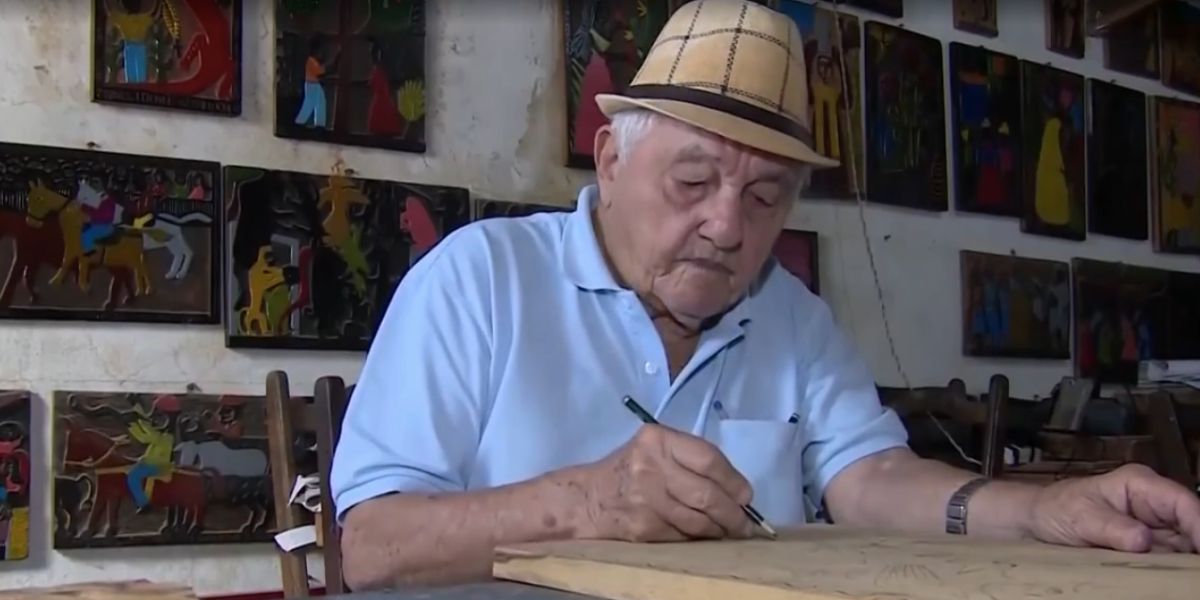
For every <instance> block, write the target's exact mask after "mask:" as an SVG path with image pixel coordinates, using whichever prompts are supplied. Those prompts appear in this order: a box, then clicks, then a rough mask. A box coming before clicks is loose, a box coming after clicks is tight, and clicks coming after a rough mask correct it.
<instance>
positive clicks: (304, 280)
mask: <svg viewBox="0 0 1200 600" xmlns="http://www.w3.org/2000/svg"><path fill="white" fill-rule="evenodd" d="M225 185H226V193H227V202H226V206H225V220H226V227H227V230H228V233H227V236H226V249H225V260H224V263H225V264H224V272H225V282H226V283H225V291H226V298H225V316H226V318H225V330H226V343H227V344H228V345H229V346H230V347H240V348H249V347H254V348H295V349H325V350H354V351H365V350H366V349H367V348H368V347H369V346H370V343H371V340H372V339H373V337H374V334H375V330H376V328H377V327H378V324H379V322H380V321H381V320H382V319H383V316H384V313H385V312H386V310H387V306H388V304H389V302H390V301H391V297H392V292H393V291H394V290H395V288H396V285H397V284H398V283H399V282H400V279H401V278H402V277H403V276H404V274H405V273H407V272H408V270H409V268H410V267H411V266H412V265H414V264H416V262H417V261H418V260H420V258H421V257H422V256H424V255H425V253H426V252H428V251H429V250H430V249H432V248H433V247H434V245H436V244H437V243H438V242H439V241H440V240H441V239H442V238H443V237H444V236H446V235H447V234H449V233H450V232H451V231H453V230H455V229H457V228H459V227H461V226H463V225H465V224H467V223H468V222H470V219H471V204H470V197H469V193H468V192H467V190H466V189H463V188H453V187H441V186H432V185H419V184H410V183H401V182H393V181H383V180H376V179H363V178H359V177H352V176H348V175H342V174H331V175H315V174H311V173H299V172H292V171H273V170H267V169H259V168H253V167H236V166H229V167H225Z"/></svg>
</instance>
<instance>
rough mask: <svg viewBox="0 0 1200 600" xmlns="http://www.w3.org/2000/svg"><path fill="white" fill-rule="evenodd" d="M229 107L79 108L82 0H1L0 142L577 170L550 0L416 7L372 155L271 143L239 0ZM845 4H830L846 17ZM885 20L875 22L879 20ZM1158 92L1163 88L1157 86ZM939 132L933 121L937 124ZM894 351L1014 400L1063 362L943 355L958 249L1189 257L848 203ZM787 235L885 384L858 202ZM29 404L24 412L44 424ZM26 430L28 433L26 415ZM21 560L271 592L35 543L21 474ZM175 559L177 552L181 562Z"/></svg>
mask: <svg viewBox="0 0 1200 600" xmlns="http://www.w3.org/2000/svg"><path fill="white" fill-rule="evenodd" d="M245 4H246V17H245V29H246V32H245V40H244V45H245V79H244V89H245V95H246V96H245V103H244V114H243V115H242V117H241V118H238V119H233V120H229V119H224V118H220V117H207V116H201V115H191V114H187V113H167V112H161V111H154V110H149V109H134V108H115V107H106V106H99V105H96V104H92V103H90V102H89V101H88V98H89V97H90V96H89V74H88V63H89V60H88V56H87V53H86V48H87V41H88V40H89V28H90V10H89V5H90V2H89V1H88V0H51V1H45V2H44V1H41V0H6V1H4V2H3V3H2V4H0V57H3V59H2V62H3V67H2V69H0V70H2V72H3V76H2V77H3V79H0V81H2V82H3V83H0V139H2V140H4V141H14V142H25V143H35V144H49V145H62V146H71V147H83V146H85V145H86V144H87V143H88V142H95V143H97V144H99V146H100V147H101V148H102V149H105V150H112V151H120V152H133V153H142V154H161V155H169V156H177V157H187V158H197V159H208V160H216V161H220V162H223V163H228V164H237V163H241V164H251V165H258V166H263V167H274V168H289V169H299V170H309V171H313V172H317V173H323V172H327V169H328V168H329V167H330V165H331V164H332V163H333V162H334V161H335V160H336V159H338V158H341V159H343V160H345V161H346V163H347V164H348V165H349V166H351V167H353V168H354V169H356V170H357V171H358V172H359V173H360V174H362V175H364V176H367V177H380V178H392V179H401V180H408V181H415V182H426V183H440V184H453V185H462V186H468V187H470V188H471V191H472V193H473V194H475V195H489V196H492V197H499V198H508V199H521V200H529V201H543V202H544V201H549V202H562V201H564V200H567V199H570V198H573V197H574V195H575V192H576V189H577V187H578V186H579V185H581V184H582V183H584V182H586V181H587V180H588V178H589V175H590V174H589V173H585V172H579V171H571V170H568V169H565V168H562V167H560V166H559V165H560V164H561V163H562V159H561V157H562V155H563V152H564V148H565V142H564V141H563V125H562V124H563V122H564V120H565V117H564V113H565V108H564V107H563V100H562V95H563V93H562V90H563V83H562V81H563V80H562V78H563V61H562V59H561V48H560V46H559V45H558V39H559V33H558V32H559V29H560V25H559V24H558V22H557V21H556V20H555V19H556V14H557V13H556V6H557V1H556V0H509V1H508V2H503V3H492V2H479V1H475V2H466V1H457V2H429V3H428V4H429V6H430V18H429V42H428V48H429V54H430V58H429V69H430V70H429V85H428V89H429V91H430V94H431V98H430V100H429V106H430V116H429V119H430V127H429V131H430V134H429V135H430V139H431V142H430V151H429V153H428V154H426V155H423V156H422V155H410V154H403V153H394V152H388V151H382V150H370V149H359V148H350V147H336V146H329V145H323V144H318V143H298V142H292V141H285V140H282V139H276V138H275V137H274V136H273V135H272V126H271V120H272V119H271V110H272V108H271V106H272V101H271V98H272V95H271V90H270V84H271V79H272V75H271V40H272V28H271V23H272V14H271V9H270V5H271V3H270V2H267V1H266V0H247V1H246V3H245ZM907 4H908V6H907V7H906V10H907V12H908V17H907V18H906V19H904V23H905V24H906V26H908V27H909V28H911V29H914V30H917V31H920V32H923V33H926V34H930V35H933V36H935V37H938V38H941V39H942V40H944V41H949V40H956V39H957V40H962V41H966V42H969V43H972V44H979V43H984V44H986V45H988V46H990V47H993V48H995V49H998V50H1002V51H1006V52H1009V53H1013V54H1016V55H1018V56H1020V57H1023V58H1029V59H1032V60H1036V61H1043V62H1044V61H1051V62H1053V63H1054V64H1055V65H1056V66H1060V67H1064V68H1067V69H1070V70H1072V71H1076V72H1079V73H1082V74H1084V75H1088V76H1098V77H1102V78H1104V79H1116V80H1117V81H1118V82H1122V83H1125V84H1126V85H1131V86H1134V87H1138V88H1141V89H1143V90H1144V91H1147V92H1150V93H1167V90H1165V89H1164V88H1162V87H1161V86H1160V85H1158V84H1156V83H1154V82H1146V81H1144V80H1140V79H1137V78H1131V77H1123V76H1120V75H1117V74H1113V73H1109V72H1107V71H1105V70H1103V69H1102V66H1101V62H1100V58H1099V57H1100V51H1101V44H1100V43H1099V41H1098V40H1090V39H1089V40H1088V41H1089V44H1088V54H1087V58H1086V59H1085V60H1072V59H1067V58H1064V57H1061V56H1058V55H1053V54H1051V53H1049V52H1047V51H1046V50H1044V43H1043V29H1042V14H1041V5H1042V3H1041V2H1040V1H1033V0H1018V1H1012V0H1007V1H1005V2H1000V3H999V4H1000V5H1001V6H1000V15H999V21H1000V30H1001V37H1000V38H998V39H997V40H985V39H984V38H980V37H975V36H971V35H969V34H966V33H961V32H957V31H955V30H954V29H953V27H952V25H951V12H950V8H949V2H924V1H920V2H918V1H909V2H907ZM847 10H848V9H847ZM885 20H886V19H885ZM1172 95H1173V93H1172ZM947 143H949V132H947ZM865 216H866V221H867V225H868V227H869V230H870V239H871V243H872V244H873V247H874V249H875V252H874V253H875V259H876V261H877V265H878V268H879V272H880V280H881V282H882V285H883V297H884V299H885V300H886V302H887V310H888V314H889V316H890V321H891V323H892V330H893V335H894V337H895V340H896V344H897V350H898V352H899V356H900V359H901V361H902V362H903V365H904V368H905V370H906V371H907V374H908V378H909V380H910V381H911V382H912V383H913V385H931V384H940V383H944V382H945V381H947V380H948V379H949V378H951V377H954V376H959V377H963V378H964V379H965V380H966V381H967V383H968V385H969V386H971V387H972V388H973V389H981V388H982V387H983V386H985V385H986V382H987V378H988V377H989V376H990V375H991V374H993V373H995V372H1004V373H1006V374H1008V375H1009V376H1010V378H1011V380H1012V387H1013V392H1014V393H1016V394H1019V395H1025V396H1030V395H1033V394H1037V393H1043V392H1045V391H1047V390H1048V389H1049V388H1050V386H1051V385H1053V383H1054V382H1056V381H1057V379H1058V378H1059V377H1061V376H1062V375H1064V374H1068V373H1069V372H1070V363H1069V362H1068V361H1015V360H1011V361H998V360H977V359H970V358H964V357H963V356H962V355H961V352H960V347H961V343H960V335H961V334H960V323H959V320H960V318H959V316H958V315H959V314H960V310H961V308H960V300H959V280H958V251H959V250H960V249H962V248H970V249H975V250H982V251H989V252H1008V251H1009V250H1016V251H1017V252H1018V253H1020V254H1022V255H1029V256H1039V257H1045V258H1053V259H1060V260H1069V259H1070V258H1071V257H1073V256H1090V257H1094V258H1099V259H1104V260H1124V261H1127V262H1133V263H1141V264H1146V265H1152V266H1159V267H1164V268H1172V269H1193V270H1194V269H1196V268H1197V261H1196V259H1195V258H1186V257H1177V256H1175V257H1171V256H1164V255H1157V254H1153V253H1152V251H1151V247H1150V243H1149V242H1144V243H1130V242H1124V241H1120V240H1116V239H1109V238H1102V237H1091V238H1089V239H1088V240H1087V241H1086V242H1084V243H1077V242H1068V241H1061V240H1056V239H1049V238H1039V237H1034V236H1029V235H1022V234H1021V233H1020V231H1019V225H1018V223H1017V222H1016V221H1015V220H1005V219H996V218H988V217H980V216H968V215H962V214H954V213H948V214H942V215H935V214H926V213H916V212H913V211H906V210H899V209H890V208H883V207H878V206H870V207H868V208H867V209H866V211H865ZM791 226H792V227H795V228H802V229H815V230H818V231H820V232H821V243H822V247H821V279H822V282H821V286H822V290H823V292H824V294H825V296H826V298H827V299H828V300H829V302H830V303H831V304H832V306H833V308H834V311H835V312H836V314H837V317H838V319H839V321H840V322H841V323H842V324H843V325H844V326H845V327H846V328H847V330H848V331H849V332H850V333H851V334H852V336H853V337H854V338H855V339H856V340H857V342H858V344H859V346H860V348H861V350H862V352H863V354H864V355H865V356H866V358H867V360H868V361H869V363H870V364H871V366H872V367H873V369H874V371H875V373H876V374H877V377H878V379H879V380H880V381H881V382H883V383H885V384H889V385H896V384H900V383H901V379H900V377H899V375H898V372H897V370H896V367H895V365H894V362H893V361H892V359H891V355H890V353H889V351H888V348H887V344H886V341H885V336H884V334H883V329H882V321H881V318H880V306H879V303H878V301H877V297H876V292H875V289H874V283H873V280H872V276H871V272H870V269H869V267H868V265H867V259H866V250H865V245H864V243H863V234H862V229H861V223H860V221H859V209H858V207H856V206H855V205H853V204H847V203H834V202H821V201H815V200H814V201H805V202H804V203H803V204H802V205H801V206H800V207H798V210H797V211H796V213H795V216H794V218H793V222H792V223H791ZM0 349H2V350H0V388H24V389H31V390H33V391H34V392H36V393H38V394H40V395H41V396H42V397H44V398H45V397H49V395H50V393H51V392H52V390H54V389H61V388H76V389H95V390H147V391H160V390H180V391H182V390H183V389H184V387H185V386H186V384H188V383H196V384H197V385H199V386H200V387H201V388H202V389H203V390H204V391H206V392H243V393H261V392H262V382H263V378H264V376H265V375H266V373H267V371H269V370H271V369H275V368H283V369H286V370H287V371H288V373H289V374H290V376H291V377H292V379H293V382H294V383H293V385H294V386H295V388H296V389H301V390H303V389H311V385H312V381H313V380H314V379H315V378H317V377H318V376H321V375H325V374H337V375H341V376H343V377H345V378H347V379H348V380H350V381H353V380H354V379H355V377H356V374H357V369H358V367H359V363H360V359H361V357H360V356H358V355H355V354H339V353H324V352H323V353H302V352H262V351H258V352H251V351H233V350H227V349H225V348H224V346H223V338H222V333H221V329H220V328H219V327H181V326H149V325H122V326H120V327H119V328H118V327H116V326H113V325H89V324H79V323H71V324H68V323H49V322H44V323H33V322H22V321H4V322H2V323H0ZM45 412H46V411H45V409H44V407H39V409H38V411H37V413H36V414H35V418H36V419H37V420H38V423H39V424H41V426H43V431H45V429H44V425H45V423H46V421H45ZM35 427H36V426H35ZM41 441H42V443H41V446H40V447H39V450H41V451H42V453H41V454H39V456H38V458H37V461H36V463H35V464H36V465H38V466H40V467H41V469H40V470H38V471H37V472H36V473H37V476H38V477H39V478H40V479H42V480H43V481H44V477H45V474H46V470H45V467H46V463H47V461H46V459H45V456H46V453H48V452H49V449H50V444H49V440H48V439H47V438H46V437H43V438H42V440H41ZM34 490H35V493H34V498H33V501H34V506H35V513H34V521H33V527H35V531H34V532H33V539H32V541H31V553H32V556H31V557H30V558H29V559H28V560H26V561H24V562H17V563H9V564H0V588H14V587H23V586H29V585H47V584H54V583H62V582H68V581H79V580H97V579H127V578H135V577H144V578H149V579H153V580H161V581H180V582H186V583H188V584H191V585H193V586H195V587H196V589H197V591H198V592H200V593H225V592H235V591H253V590H262V589H272V588H276V589H277V588H278V587H279V575H278V572H279V571H278V566H277V562H276V560H275V558H274V555H273V550H272V548H271V547H269V546H259V547H244V546H223V547H208V548H189V547H180V548H143V549H121V550H116V549H113V550H91V551H72V552H69V553H68V552H55V551H52V550H51V549H49V547H48V546H49V533H48V532H49V530H50V524H49V521H48V518H47V511H46V505H47V504H48V502H49V495H48V493H47V490H46V489H44V488H43V487H41V486H39V485H37V484H35V486H34ZM185 561H187V562H185Z"/></svg>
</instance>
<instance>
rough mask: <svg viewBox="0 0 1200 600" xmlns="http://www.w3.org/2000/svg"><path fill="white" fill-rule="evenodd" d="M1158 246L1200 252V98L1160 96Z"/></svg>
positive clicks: (1156, 202)
mask: <svg viewBox="0 0 1200 600" xmlns="http://www.w3.org/2000/svg"><path fill="white" fill-rule="evenodd" d="M1154 161H1155V164H1154V167H1155V177H1154V200H1153V202H1154V204H1153V210H1152V214H1153V217H1154V247H1155V249H1156V250H1158V251H1159V252H1170V253H1180V254H1192V253H1200V104H1196V103H1192V102H1184V101H1181V100H1172V99H1169V98H1161V97H1159V98H1155V99H1154Z"/></svg>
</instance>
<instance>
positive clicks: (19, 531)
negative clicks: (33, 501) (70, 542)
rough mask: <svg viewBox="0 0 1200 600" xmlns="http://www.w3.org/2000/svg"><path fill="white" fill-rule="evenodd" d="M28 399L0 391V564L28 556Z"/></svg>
mask: <svg viewBox="0 0 1200 600" xmlns="http://www.w3.org/2000/svg"><path fill="white" fill-rule="evenodd" d="M29 433H30V395H29V392H26V391H0V560H22V559H24V558H27V557H28V556H29V493H30V485H31V483H32V482H31V481H30V478H31V477H32V475H31V473H30V458H29V449H30V448H31V447H32V444H31V442H30V439H29Z"/></svg>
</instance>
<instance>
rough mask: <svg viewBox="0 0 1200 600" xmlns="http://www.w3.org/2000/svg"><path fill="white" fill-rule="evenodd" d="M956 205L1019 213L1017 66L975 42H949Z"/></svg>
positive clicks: (1010, 58)
mask: <svg viewBox="0 0 1200 600" xmlns="http://www.w3.org/2000/svg"><path fill="white" fill-rule="evenodd" d="M950 102H951V107H950V114H951V122H952V123H953V132H954V135H953V138H952V139H953V140H954V141H953V143H952V145H953V147H954V173H955V195H954V196H955V203H954V204H955V207H956V208H957V209H958V210H961V211H965V212H976V213H988V214H994V215H1004V216H1013V217H1015V216H1018V215H1019V214H1020V212H1021V142H1020V137H1019V136H1020V134H1021V64H1020V61H1018V60H1017V58H1016V57H1014V56H1010V55H1007V54H1000V53H998V52H992V51H990V50H986V49H984V48H980V47H978V46H967V45H966V44H960V43H958V42H953V43H951V44H950Z"/></svg>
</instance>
